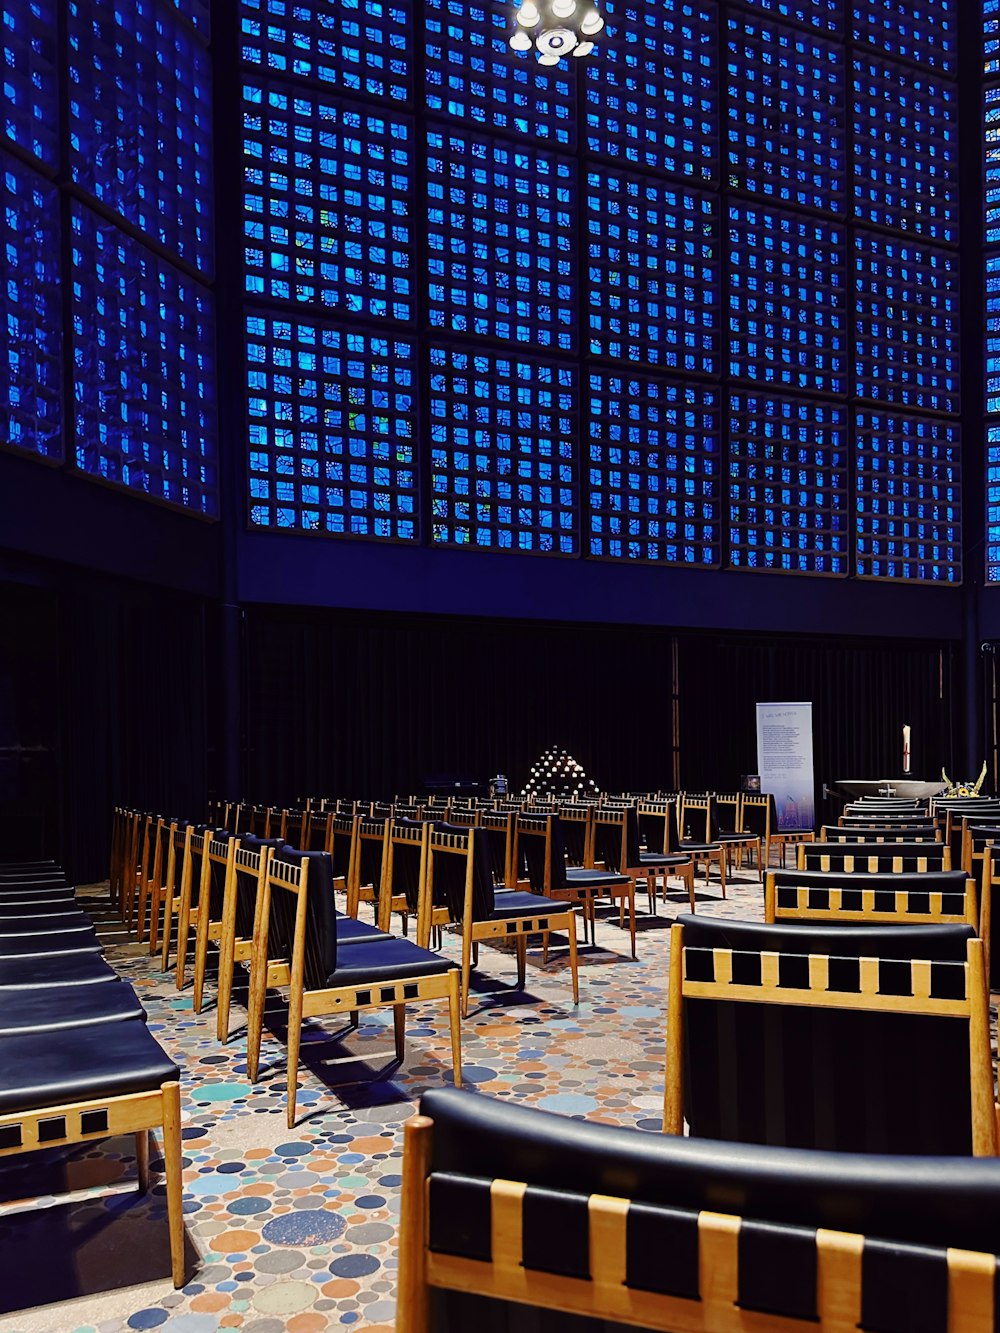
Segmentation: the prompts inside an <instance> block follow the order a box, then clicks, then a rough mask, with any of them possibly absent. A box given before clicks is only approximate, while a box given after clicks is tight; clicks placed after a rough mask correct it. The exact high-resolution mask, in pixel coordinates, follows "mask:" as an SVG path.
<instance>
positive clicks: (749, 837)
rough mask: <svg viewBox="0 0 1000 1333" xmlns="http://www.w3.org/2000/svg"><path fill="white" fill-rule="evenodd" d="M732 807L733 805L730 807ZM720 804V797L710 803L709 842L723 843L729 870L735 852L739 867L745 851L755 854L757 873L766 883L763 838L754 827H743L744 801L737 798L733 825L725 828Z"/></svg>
mask: <svg viewBox="0 0 1000 1333" xmlns="http://www.w3.org/2000/svg"><path fill="white" fill-rule="evenodd" d="M729 808H731V807H729ZM720 809H722V806H721V805H720V802H719V799H718V797H712V799H711V800H710V801H709V803H708V840H709V842H713V843H714V842H718V843H721V844H722V850H723V851H724V852H725V855H726V865H727V868H728V869H729V870H731V869H732V867H733V854H734V853H735V854H736V865H737V868H739V869H742V866H743V853H744V852H749V853H751V854H752V855H753V857H754V859H755V860H756V863H757V874H758V876H759V878H760V882H761V883H762V884H763V883H764V859H763V855H762V847H763V840H762V838H761V836H760V834H759V833H755V832H754V830H753V829H745V828H744V827H743V802H742V800H741V799H739V798H737V801H736V806H735V815H734V820H733V826H732V827H731V828H724V827H723V825H722V819H721V816H720V813H719V811H720Z"/></svg>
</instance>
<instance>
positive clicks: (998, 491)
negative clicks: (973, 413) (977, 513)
mask: <svg viewBox="0 0 1000 1333" xmlns="http://www.w3.org/2000/svg"><path fill="white" fill-rule="evenodd" d="M986 581H987V582H988V583H1000V422H993V423H992V424H990V425H989V426H988V427H987V429H986Z"/></svg>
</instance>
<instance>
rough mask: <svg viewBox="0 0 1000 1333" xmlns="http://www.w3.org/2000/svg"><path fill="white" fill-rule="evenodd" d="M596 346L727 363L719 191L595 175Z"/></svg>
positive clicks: (668, 363)
mask: <svg viewBox="0 0 1000 1333" xmlns="http://www.w3.org/2000/svg"><path fill="white" fill-rule="evenodd" d="M586 207H587V214H586V220H587V278H588V292H587V303H588V319H589V325H590V350H591V352H593V353H594V354H595V355H596V356H610V357H614V358H616V359H617V360H625V361H645V362H647V363H648V364H649V365H653V366H663V367H667V368H669V369H672V370H703V371H706V372H708V373H714V372H715V371H717V369H718V351H719V298H720V293H719V285H720V275H719V268H720V265H719V225H718V209H717V204H716V202H715V199H714V198H713V197H712V196H710V195H703V194H699V193H698V192H697V191H695V190H690V189H685V188H684V187H683V186H675V185H669V184H667V183H666V182H665V181H662V180H657V179H656V178H655V177H650V176H623V175H620V174H619V173H617V172H613V171H609V170H603V169H601V170H591V171H588V173H587V200H586Z"/></svg>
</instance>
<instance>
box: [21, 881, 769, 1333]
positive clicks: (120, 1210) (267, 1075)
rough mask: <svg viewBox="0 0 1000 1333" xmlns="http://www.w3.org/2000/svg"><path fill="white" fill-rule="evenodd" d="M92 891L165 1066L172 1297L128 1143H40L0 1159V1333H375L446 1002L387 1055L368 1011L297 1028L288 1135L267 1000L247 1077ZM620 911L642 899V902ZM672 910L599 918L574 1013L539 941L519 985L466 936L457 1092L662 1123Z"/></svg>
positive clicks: (739, 901) (712, 890) (450, 945)
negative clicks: (178, 1075) (32, 1152)
mask: <svg viewBox="0 0 1000 1333" xmlns="http://www.w3.org/2000/svg"><path fill="white" fill-rule="evenodd" d="M92 892H93V898H92V901H93V904H94V909H93V910H94V915H95V920H96V921H97V922H98V925H99V926H100V927H101V928H102V935H103V938H104V940H105V944H106V947H107V952H108V958H109V959H110V961H111V962H112V963H113V964H114V966H115V967H117V968H118V969H119V970H120V971H121V973H122V974H123V975H124V976H125V977H126V978H127V979H128V980H129V981H130V982H131V983H132V984H133V985H134V986H135V987H136V989H137V991H138V993H139V995H140V997H141V998H142V1001H143V1003H144V1004H145V1006H146V1008H147V1010H148V1013H149V1024H150V1028H151V1029H152V1030H153V1031H154V1032H155V1033H156V1035H157V1037H158V1038H159V1040H160V1041H161V1042H162V1043H163V1045H164V1047H165V1048H166V1049H167V1051H168V1052H169V1053H170V1054H171V1056H172V1057H173V1058H174V1059H175V1060H176V1061H177V1062H178V1064H179V1065H180V1066H181V1069H182V1079H183V1083H182V1087H183V1095H184V1140H185V1148H186V1153H185V1160H184V1211H185V1222H186V1227H187V1234H188V1244H189V1259H190V1264H189V1272H191V1273H192V1274H193V1277H192V1280H191V1281H190V1282H189V1284H188V1285H187V1286H186V1287H185V1288H184V1289H183V1291H176V1292H175V1291H174V1289H173V1287H172V1285H171V1283H170V1279H169V1273H170V1259H169V1252H168V1246H167V1229H166V1209H165V1200H164V1198H163V1194H162V1189H160V1188H157V1189H154V1191H153V1192H152V1193H151V1194H150V1195H148V1196H146V1197H145V1198H140V1197H139V1196H138V1195H137V1194H136V1193H135V1192H134V1180H135V1175H134V1171H135V1163H134V1158H133V1156H132V1142H131V1140H125V1139H115V1140H112V1141H110V1142H108V1143H105V1144H98V1145H96V1146H93V1147H90V1146H88V1147H82V1148H79V1149H77V1150H76V1151H74V1152H71V1153H67V1152H62V1153H58V1152H57V1153H49V1154H44V1155H39V1157H41V1158H42V1160H38V1159H36V1160H35V1161H33V1162H32V1163H31V1165H30V1168H28V1167H23V1166H22V1167H21V1168H19V1169H17V1170H14V1169H7V1170H4V1171H0V1272H2V1281H0V1333H13V1331H14V1330H17V1333H63V1331H64V1330H66V1331H72V1333H121V1331H122V1330H126V1329H162V1330H164V1333H215V1330H216V1329H230V1328H231V1329H240V1330H243V1333H285V1331H286V1330H287V1333H319V1331H320V1330H323V1329H332V1328H337V1327H341V1326H343V1327H345V1328H350V1327H356V1328H363V1329H366V1330H369V1333H375V1331H376V1330H379V1329H381V1330H385V1331H386V1333H388V1330H391V1329H392V1327H393V1316H394V1311H395V1266H396V1255H395V1232H396V1218H397V1213H398V1206H399V1181H400V1177H399V1171H400V1157H401V1148H402V1135H401V1132H400V1127H401V1125H402V1122H403V1121H404V1120H405V1119H406V1118H407V1117H408V1116H409V1115H410V1114H411V1113H412V1111H413V1109H414V1105H415V1103H416V1101H417V1099H418V1097H419V1096H420V1093H421V1091H422V1090H423V1089H424V1088H428V1087H436V1086H438V1085H439V1084H440V1083H441V1082H442V1080H444V1079H448V1078H450V1072H449V1071H450V1054H449V1045H448V1030H447V1019H446V1007H445V1006H443V1005H440V1004H428V1005H423V1006H420V1007H414V1008H413V1009H411V1010H410V1011H409V1023H408V1037H407V1055H406V1060H405V1061H404V1063H403V1064H402V1066H400V1065H397V1064H396V1062H395V1057H394V1054H393V1045H392V1028H391V1018H390V1017H389V1015H388V1013H387V1014H384V1015H383V1014H369V1015H366V1016H364V1018H363V1022H362V1025H361V1027H360V1028H359V1029H358V1030H357V1031H351V1030H349V1029H347V1028H341V1029H339V1030H338V1029H337V1028H335V1027H334V1025H333V1021H332V1020H325V1023H326V1024H327V1025H325V1026H323V1027H319V1026H315V1027H311V1028H308V1029H307V1033H306V1040H305V1041H304V1043H303V1064H304V1065H306V1066H308V1068H307V1069H304V1071H303V1083H302V1087H301V1089H300V1093H299V1114H300V1121H299V1124H298V1126H297V1127H296V1128H295V1129H294V1130H292V1131H289V1130H288V1129H287V1128H286V1126H285V1110H284V1095H283V1094H284V1078H285V1073H284V1070H285V1066H284V1047H283V1044H282V1041H281V1039H280V1038H281V1009H280V1005H279V1004H276V1005H275V1006H274V1011H273V1013H272V1015H271V1035H267V1034H265V1042H264V1048H263V1054H262V1076H261V1082H260V1083H259V1084H258V1086H257V1087H256V1088H255V1089H252V1090H251V1088H250V1086H249V1084H248V1083H247V1081H246V1060H245V1027H244V1023H245V1011H244V1010H243V1009H242V1008H241V1007H240V1006H239V1005H234V1008H233V1015H232V1023H231V1035H230V1041H229V1044H228V1045H226V1046H220V1045H219V1043H218V1042H217V1041H216V1039H215V1010H214V1005H212V1004H210V1005H209V1006H208V1007H207V1008H206V1010H205V1011H204V1012H203V1013H202V1014H201V1016H200V1017H198V1016H196V1015H195V1014H194V1013H193V1011H192V1008H191V994H190V986H189V987H188V990H187V991H186V992H180V993H179V992H177V991H176V990H175V989H174V984H173V976H172V975H165V974H163V973H161V972H160V971H159V966H158V960H157V961H156V962H154V961H153V960H152V959H150V957H149V954H148V952H147V949H146V948H145V947H140V946H138V945H136V944H134V943H129V942H127V941H126V940H125V939H124V938H123V936H122V935H121V932H120V930H117V931H116V929H115V922H114V918H112V917H110V916H109V914H108V913H107V910H106V898H105V897H103V896H102V895H103V894H106V886H97V888H95V890H93V891H92ZM102 903H103V904H104V907H105V910H104V911H103V912H102V911H101V910H100V909H101V905H102ZM636 905H637V909H640V910H641V909H642V908H644V907H645V905H646V895H645V893H642V894H639V895H637V904H636ZM686 910H687V898H686V895H685V894H683V893H680V892H678V893H671V895H670V897H669V898H668V901H667V903H666V905H664V904H663V903H662V902H661V903H660V905H659V912H658V915H657V916H655V917H650V916H649V915H643V916H642V917H641V918H640V921H639V928H640V934H639V941H638V953H639V958H638V961H633V960H632V959H631V958H630V957H629V948H628V934H627V932H626V931H621V930H619V928H618V926H617V912H615V913H613V914H612V913H611V911H610V909H609V913H608V919H607V920H606V921H601V922H599V924H598V928H597V943H598V948H597V950H596V952H595V951H593V950H590V949H581V955H580V958H581V971H580V1006H579V1008H578V1009H574V1008H573V1006H572V1001H571V992H570V985H569V970H568V966H566V965H565V962H564V958H563V955H564V953H565V951H564V950H560V949H558V948H554V951H553V954H552V955H550V961H549V964H548V967H547V968H546V969H543V968H542V963H541V951H540V950H535V951H533V952H532V953H529V963H528V990H527V993H526V994H520V993H518V992H516V991H515V990H514V989H513V987H514V982H515V978H516V972H515V964H514V958H513V954H511V953H504V952H502V951H501V950H500V949H492V948H487V947H483V948H482V949H481V951H480V967H479V972H478V984H477V991H476V995H475V997H474V1001H473V1011H472V1013H471V1014H470V1017H469V1019H468V1020H467V1021H466V1022H465V1024H464V1025H463V1029H462V1041H463V1061H464V1069H465V1079H466V1083H467V1085H468V1086H470V1087H473V1086H474V1087H475V1088H477V1089H478V1090H479V1091H481V1092H483V1093H485V1094H487V1095H488V1096H491V1097H500V1098H503V1097H506V1098H509V1099H510V1100H511V1101H517V1102H523V1103H529V1104H531V1105H533V1106H541V1107H544V1108H546V1109H548V1110H550V1111H558V1112H560V1113H561V1114H563V1115H570V1116H585V1117H586V1118H587V1119H591V1120H602V1121H606V1122H608V1123H612V1124H619V1125H630V1126H637V1127H639V1128H640V1129H644V1130H648V1131H650V1132H652V1133H655V1132H656V1131H658V1130H659V1127H660V1111H661V1105H662V1096H663V1060H664V1035H665V1027H664V1016H665V1012H666V994H667V990H666V987H667V941H668V936H669V929H668V927H669V924H670V921H671V919H672V918H673V917H674V916H675V915H677V914H679V913H681V912H684V911H686ZM698 910H699V912H702V911H704V912H711V913H713V914H716V915H720V914H721V915H727V916H738V917H747V918H753V919H757V920H760V919H762V916H763V895H762V892H761V889H760V885H759V883H758V882H757V879H756V876H755V875H749V874H740V875H737V876H736V882H735V883H731V885H730V890H729V899H728V900H727V901H726V902H722V901H721V900H720V899H719V897H718V884H717V882H716V881H715V880H714V879H713V881H712V884H711V885H710V886H709V888H708V889H707V890H706V889H705V888H704V885H703V882H702V881H701V880H699V891H698ZM445 951H446V952H448V953H450V954H451V955H452V956H454V957H457V955H458V950H457V948H456V941H455V939H454V938H450V937H447V936H446V939H445ZM156 1166H157V1162H156V1158H155V1154H154V1157H153V1167H154V1170H155V1169H156ZM66 1189H70V1190H74V1191H77V1193H76V1195H75V1196H74V1197H73V1199H72V1200H71V1201H70V1202H68V1203H67V1202H64V1201H63V1200H62V1199H61V1198H60V1197H58V1196H60V1195H62V1193H63V1191H64V1190H66ZM109 1189H110V1190H111V1191H112V1192H110V1193H109V1192H108V1190H109ZM36 1195H38V1196H40V1197H38V1198H37V1199H34V1196H36ZM29 1197H30V1198H32V1199H33V1200H34V1202H33V1205H32V1208H31V1210H30V1211H28V1212H25V1211H23V1210H22V1211H18V1212H10V1211H9V1206H10V1203H11V1201H16V1200H24V1199H26V1198H29ZM35 1307H42V1308H35Z"/></svg>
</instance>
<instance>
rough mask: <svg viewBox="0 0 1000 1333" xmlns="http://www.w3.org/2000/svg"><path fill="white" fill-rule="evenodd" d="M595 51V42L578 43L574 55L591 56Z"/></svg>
mask: <svg viewBox="0 0 1000 1333" xmlns="http://www.w3.org/2000/svg"><path fill="white" fill-rule="evenodd" d="M512 45H513V43H512ZM593 49H594V43H593V42H577V44H576V49H575V50H574V52H573V54H574V55H575V56H589V55H590V53H591V51H593Z"/></svg>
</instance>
